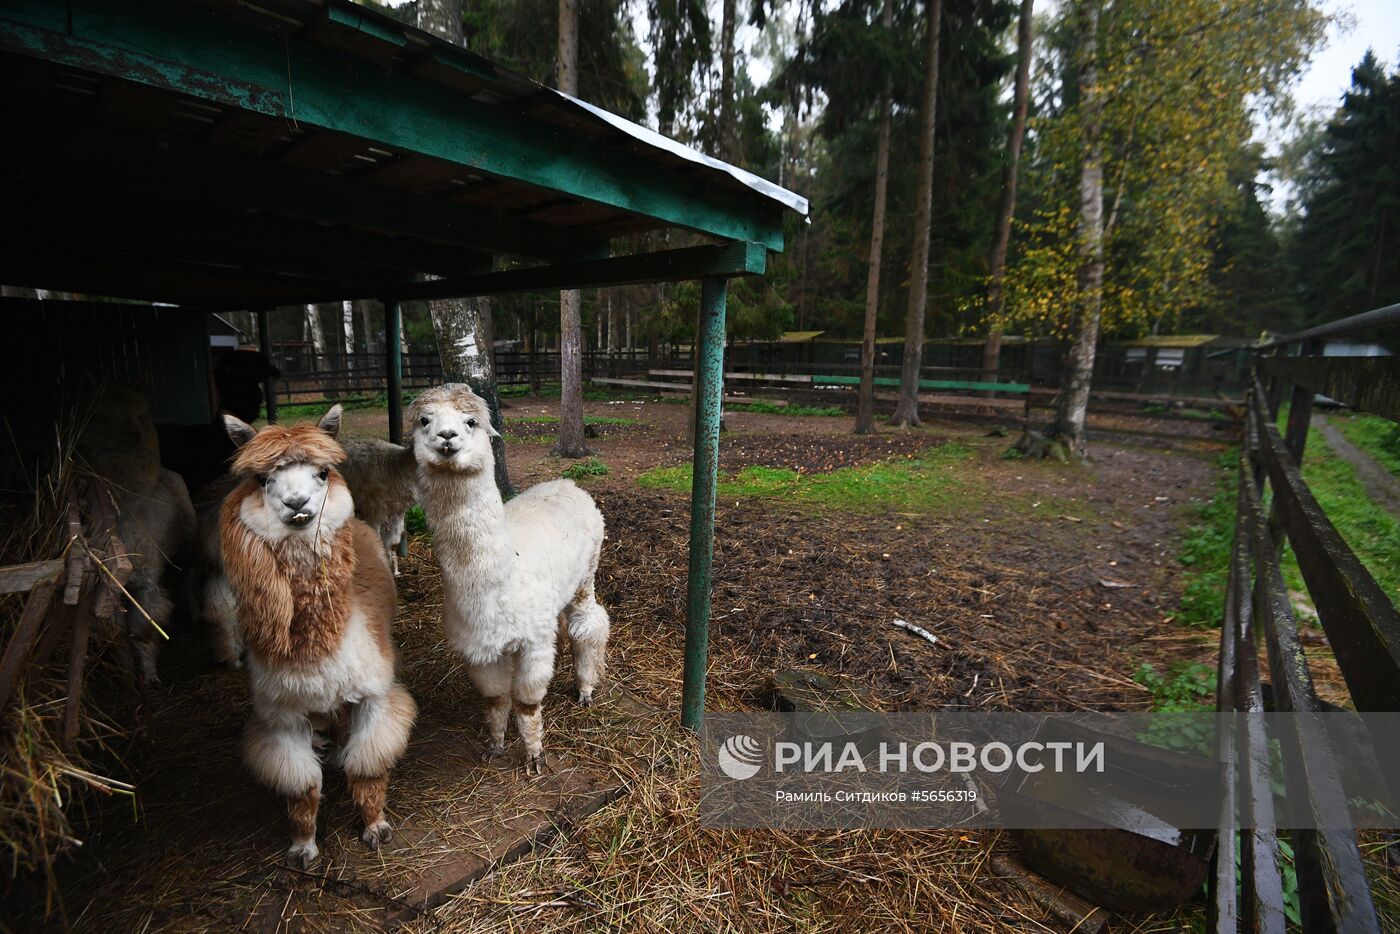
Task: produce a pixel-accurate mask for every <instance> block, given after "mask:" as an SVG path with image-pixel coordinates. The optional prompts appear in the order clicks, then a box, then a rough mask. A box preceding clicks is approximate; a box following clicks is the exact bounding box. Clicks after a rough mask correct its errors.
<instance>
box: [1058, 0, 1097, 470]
mask: <svg viewBox="0 0 1400 934" xmlns="http://www.w3.org/2000/svg"><path fill="white" fill-rule="evenodd" d="M1098 4H1099V0H1080V3H1079V9H1078V11H1077V18H1078V20H1079V56H1080V65H1079V95H1080V97H1079V106H1080V110H1081V113H1082V117H1081V125H1082V127H1083V131H1082V132H1083V135H1084V141H1083V165H1082V167H1081V169H1080V173H1079V246H1078V249H1079V276H1078V278H1079V282H1078V285H1079V314H1078V322H1077V324H1078V328H1079V333H1078V334H1077V335H1076V337H1075V339H1074V344H1073V345H1072V346H1071V347H1070V351H1069V366H1068V368H1067V369H1066V372H1065V382H1064V383H1063V384H1062V385H1061V387H1060V398H1059V403H1058V404H1057V406H1056V409H1055V423H1054V425H1053V426H1052V428H1051V434H1053V435H1054V436H1055V437H1057V438H1059V439H1060V440H1061V441H1062V442H1064V444H1065V445H1066V446H1067V447H1068V448H1069V450H1070V453H1072V454H1073V455H1074V456H1076V457H1078V458H1081V459H1084V458H1085V451H1084V422H1085V419H1086V417H1087V414H1088V410H1089V387H1090V383H1091V382H1092V380H1093V375H1094V352H1095V350H1096V348H1097V346H1098V341H1099V323H1100V318H1101V316H1102V313H1103V278H1104V259H1103V256H1104V251H1103V98H1102V92H1101V91H1100V89H1099V86H1098V84H1099V69H1098V30H1099V7H1098Z"/></svg>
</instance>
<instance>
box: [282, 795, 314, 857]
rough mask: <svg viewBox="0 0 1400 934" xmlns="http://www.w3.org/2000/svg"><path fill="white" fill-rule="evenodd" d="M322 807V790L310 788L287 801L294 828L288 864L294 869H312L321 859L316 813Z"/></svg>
mask: <svg viewBox="0 0 1400 934" xmlns="http://www.w3.org/2000/svg"><path fill="white" fill-rule="evenodd" d="M320 807H321V789H319V788H315V787H313V788H308V789H306V791H304V792H302V793H301V794H299V795H293V796H292V797H290V798H288V799H287V819H288V822H289V823H290V824H291V826H292V845H291V847H289V848H288V849H287V856H286V862H287V865H288V866H291V867H293V868H294V869H310V868H311V867H312V866H315V865H316V860H318V859H320V858H321V851H320V850H319V849H317V848H316V812H317V811H318V810H319V809H320Z"/></svg>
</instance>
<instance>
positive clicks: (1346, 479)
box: [1303, 429, 1400, 601]
mask: <svg viewBox="0 0 1400 934" xmlns="http://www.w3.org/2000/svg"><path fill="white" fill-rule="evenodd" d="M1303 479H1304V480H1306V481H1307V483H1308V486H1309V487H1310V488H1311V489H1312V492H1313V496H1315V497H1317V502H1318V504H1319V505H1320V506H1322V508H1323V509H1324V510H1325V511H1326V512H1327V516H1328V518H1330V519H1331V520H1332V523H1333V524H1334V525H1335V526H1336V527H1337V531H1338V532H1339V533H1341V536H1342V538H1343V539H1345V540H1346V543H1347V544H1348V545H1350V546H1351V548H1352V550H1353V551H1355V552H1356V556H1357V557H1358V558H1360V559H1361V563H1362V564H1364V565H1365V566H1366V569H1367V570H1368V571H1370V572H1371V575H1372V576H1373V577H1375V579H1376V582H1377V583H1378V584H1380V585H1381V588H1382V589H1383V590H1385V592H1386V596H1388V597H1390V599H1391V600H1392V601H1397V600H1400V521H1397V520H1396V518H1395V517H1394V516H1393V515H1391V514H1390V513H1389V512H1388V511H1386V510H1385V509H1383V508H1382V507H1380V506H1378V505H1377V504H1376V503H1375V502H1374V501H1373V500H1372V499H1371V498H1370V497H1369V496H1367V495H1366V489H1365V487H1363V486H1362V485H1361V481H1360V480H1358V479H1357V478H1356V469H1355V468H1354V467H1352V466H1351V464H1348V463H1347V462H1346V461H1344V460H1342V459H1341V458H1340V457H1338V456H1337V455H1336V454H1334V453H1332V449H1331V448H1329V447H1328V446H1327V442H1326V440H1325V439H1324V438H1323V437H1322V435H1321V433H1320V432H1318V431H1317V430H1316V429H1314V430H1312V431H1310V432H1309V433H1308V446H1307V450H1306V453H1305V454H1304V456H1303Z"/></svg>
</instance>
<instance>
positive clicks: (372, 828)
mask: <svg viewBox="0 0 1400 934" xmlns="http://www.w3.org/2000/svg"><path fill="white" fill-rule="evenodd" d="M360 839H361V840H363V841H365V846H367V847H369V849H370V852H371V853H373V852H375V851H377V850H378V849H379V848H380V847H381V846H383V845H384V844H386V843H388V842H389V841H390V840H392V839H394V828H392V827H390V826H389V822H388V821H386V820H381V821H378V822H376V823H373V824H370V825H369V826H368V827H366V828H365V832H364V833H362V834H360Z"/></svg>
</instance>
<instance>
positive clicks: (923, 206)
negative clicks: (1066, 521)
mask: <svg viewBox="0 0 1400 934" xmlns="http://www.w3.org/2000/svg"><path fill="white" fill-rule="evenodd" d="M925 13H926V15H927V17H928V24H927V25H926V26H925V27H924V30H925V40H926V41H927V43H928V46H927V50H926V51H925V53H924V94H923V100H922V101H921V102H920V109H919V170H918V171H919V177H918V180H917V185H916V187H915V190H914V248H913V251H912V252H911V253H910V255H909V310H908V311H907V312H906V314H905V322H904V366H903V368H902V369H901V371H900V377H899V401H898V402H897V403H896V404H895V407H894V418H893V419H891V422H890V423H891V424H893V425H897V426H899V427H902V428H912V427H914V426H915V425H918V424H919V372H920V370H921V369H922V368H923V362H924V314H925V309H926V306H927V305H928V241H929V227H930V224H931V222H932V219H933V132H934V118H935V117H936V116H937V113H938V33H939V26H940V25H941V22H940V21H941V20H942V17H943V2H942V0H927V3H926V5H925Z"/></svg>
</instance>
